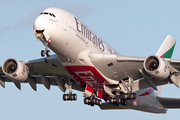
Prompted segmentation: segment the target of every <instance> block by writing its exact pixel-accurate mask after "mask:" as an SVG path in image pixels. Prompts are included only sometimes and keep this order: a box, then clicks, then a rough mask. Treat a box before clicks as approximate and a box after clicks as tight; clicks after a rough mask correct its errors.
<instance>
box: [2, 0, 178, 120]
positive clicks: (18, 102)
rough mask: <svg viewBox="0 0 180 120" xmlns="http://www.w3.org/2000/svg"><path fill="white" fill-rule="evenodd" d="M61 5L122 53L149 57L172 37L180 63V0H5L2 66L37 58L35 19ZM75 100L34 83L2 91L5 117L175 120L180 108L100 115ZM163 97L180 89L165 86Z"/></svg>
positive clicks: (38, 50)
mask: <svg viewBox="0 0 180 120" xmlns="http://www.w3.org/2000/svg"><path fill="white" fill-rule="evenodd" d="M52 6H54V7H60V8H63V9H65V10H67V11H69V12H71V13H73V14H75V15H76V16H77V17H78V18H80V19H81V20H82V21H83V22H84V23H85V24H86V25H88V26H89V27H90V28H91V29H92V30H94V31H95V32H96V33H97V34H98V35H99V36H101V37H102V38H103V39H104V40H105V41H107V43H109V44H110V45H111V46H113V47H114V48H115V49H116V50H117V51H118V52H119V53H120V54H122V55H130V56H141V57H147V56H149V55H152V54H155V53H156V52H157V50H158V48H159V47H160V45H161V43H162V42H163V40H164V39H165V37H166V36H167V35H168V34H170V35H172V36H173V37H174V38H175V39H176V40H177V44H176V47H175V51H174V54H173V57H172V58H173V59H180V54H179V51H180V34H179V32H180V14H179V11H180V8H179V6H180V1H178V0H171V1H169V0H158V1H157V0H146V1H144V0H136V1H135V0H126V1H125V0H116V1H115V0H111V1H103V0H99V1H97V0H91V1H84V0H76V1H73V0H0V15H1V19H0V55H1V57H0V65H1V64H3V62H4V61H5V60H6V59H7V58H16V59H18V60H22V61H24V60H32V59H37V58H40V51H41V50H42V49H44V46H43V45H42V43H40V42H38V41H37V40H36V38H35V35H34V33H33V22H34V20H35V18H36V17H37V16H38V15H39V13H40V12H42V11H43V10H44V9H45V8H47V7H52ZM74 92H76V93H77V95H78V100H77V101H76V102H64V101H63V100H62V95H63V93H62V92H61V91H60V90H59V88H58V87H54V86H52V87H51V90H50V91H48V90H47V89H46V88H45V87H44V86H43V85H38V90H37V92H35V91H33V90H32V89H31V87H30V86H29V84H22V90H21V91H19V90H18V89H17V88H16V87H15V86H14V84H13V83H6V88H5V89H3V88H0V116H1V119H5V120H10V119H19V120H24V119H26V120H32V119H35V120H36V119H43V120H49V119H80V120H81V119H86V120H91V119H103V120H106V119H146V120H150V119H163V120H168V119H172V118H173V119H176V118H178V114H179V112H180V109H175V110H168V112H167V114H166V115H160V114H159V115H158V114H151V113H144V112H139V111H134V110H107V111H101V110H100V109H99V108H98V107H97V106H96V107H90V106H86V105H84V103H83V97H82V93H80V92H77V91H74ZM162 96H166V97H178V98H180V89H178V88H176V87H175V86H174V85H166V86H164V88H163V91H162Z"/></svg>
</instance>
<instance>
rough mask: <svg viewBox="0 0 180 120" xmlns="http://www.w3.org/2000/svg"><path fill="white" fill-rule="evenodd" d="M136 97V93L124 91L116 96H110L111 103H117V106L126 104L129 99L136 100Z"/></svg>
mask: <svg viewBox="0 0 180 120" xmlns="http://www.w3.org/2000/svg"><path fill="white" fill-rule="evenodd" d="M134 99H136V93H123V94H120V95H116V98H112V97H110V98H109V103H110V104H115V105H117V106H119V105H123V106H126V105H127V100H134Z"/></svg>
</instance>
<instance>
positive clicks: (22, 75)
mask: <svg viewBox="0 0 180 120" xmlns="http://www.w3.org/2000/svg"><path fill="white" fill-rule="evenodd" d="M2 70H3V72H4V74H5V75H7V77H8V78H9V79H11V80H13V81H17V82H23V81H25V80H26V79H27V78H28V73H29V71H28V68H27V67H26V66H25V65H24V64H23V63H22V62H20V61H18V60H16V59H13V58H10V59H7V60H5V62H4V63H3V65H2Z"/></svg>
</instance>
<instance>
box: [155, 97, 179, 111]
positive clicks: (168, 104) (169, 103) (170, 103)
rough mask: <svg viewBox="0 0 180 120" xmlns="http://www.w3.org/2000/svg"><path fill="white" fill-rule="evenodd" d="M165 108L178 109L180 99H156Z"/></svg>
mask: <svg viewBox="0 0 180 120" xmlns="http://www.w3.org/2000/svg"><path fill="white" fill-rule="evenodd" d="M157 98H158V100H159V102H160V103H161V105H163V106H164V107H165V108H180V98H167V97H157Z"/></svg>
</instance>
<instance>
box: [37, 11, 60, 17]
mask: <svg viewBox="0 0 180 120" xmlns="http://www.w3.org/2000/svg"><path fill="white" fill-rule="evenodd" d="M42 14H44V15H50V16H52V17H56V16H55V15H54V14H53V13H48V12H42V13H40V15H42Z"/></svg>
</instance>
